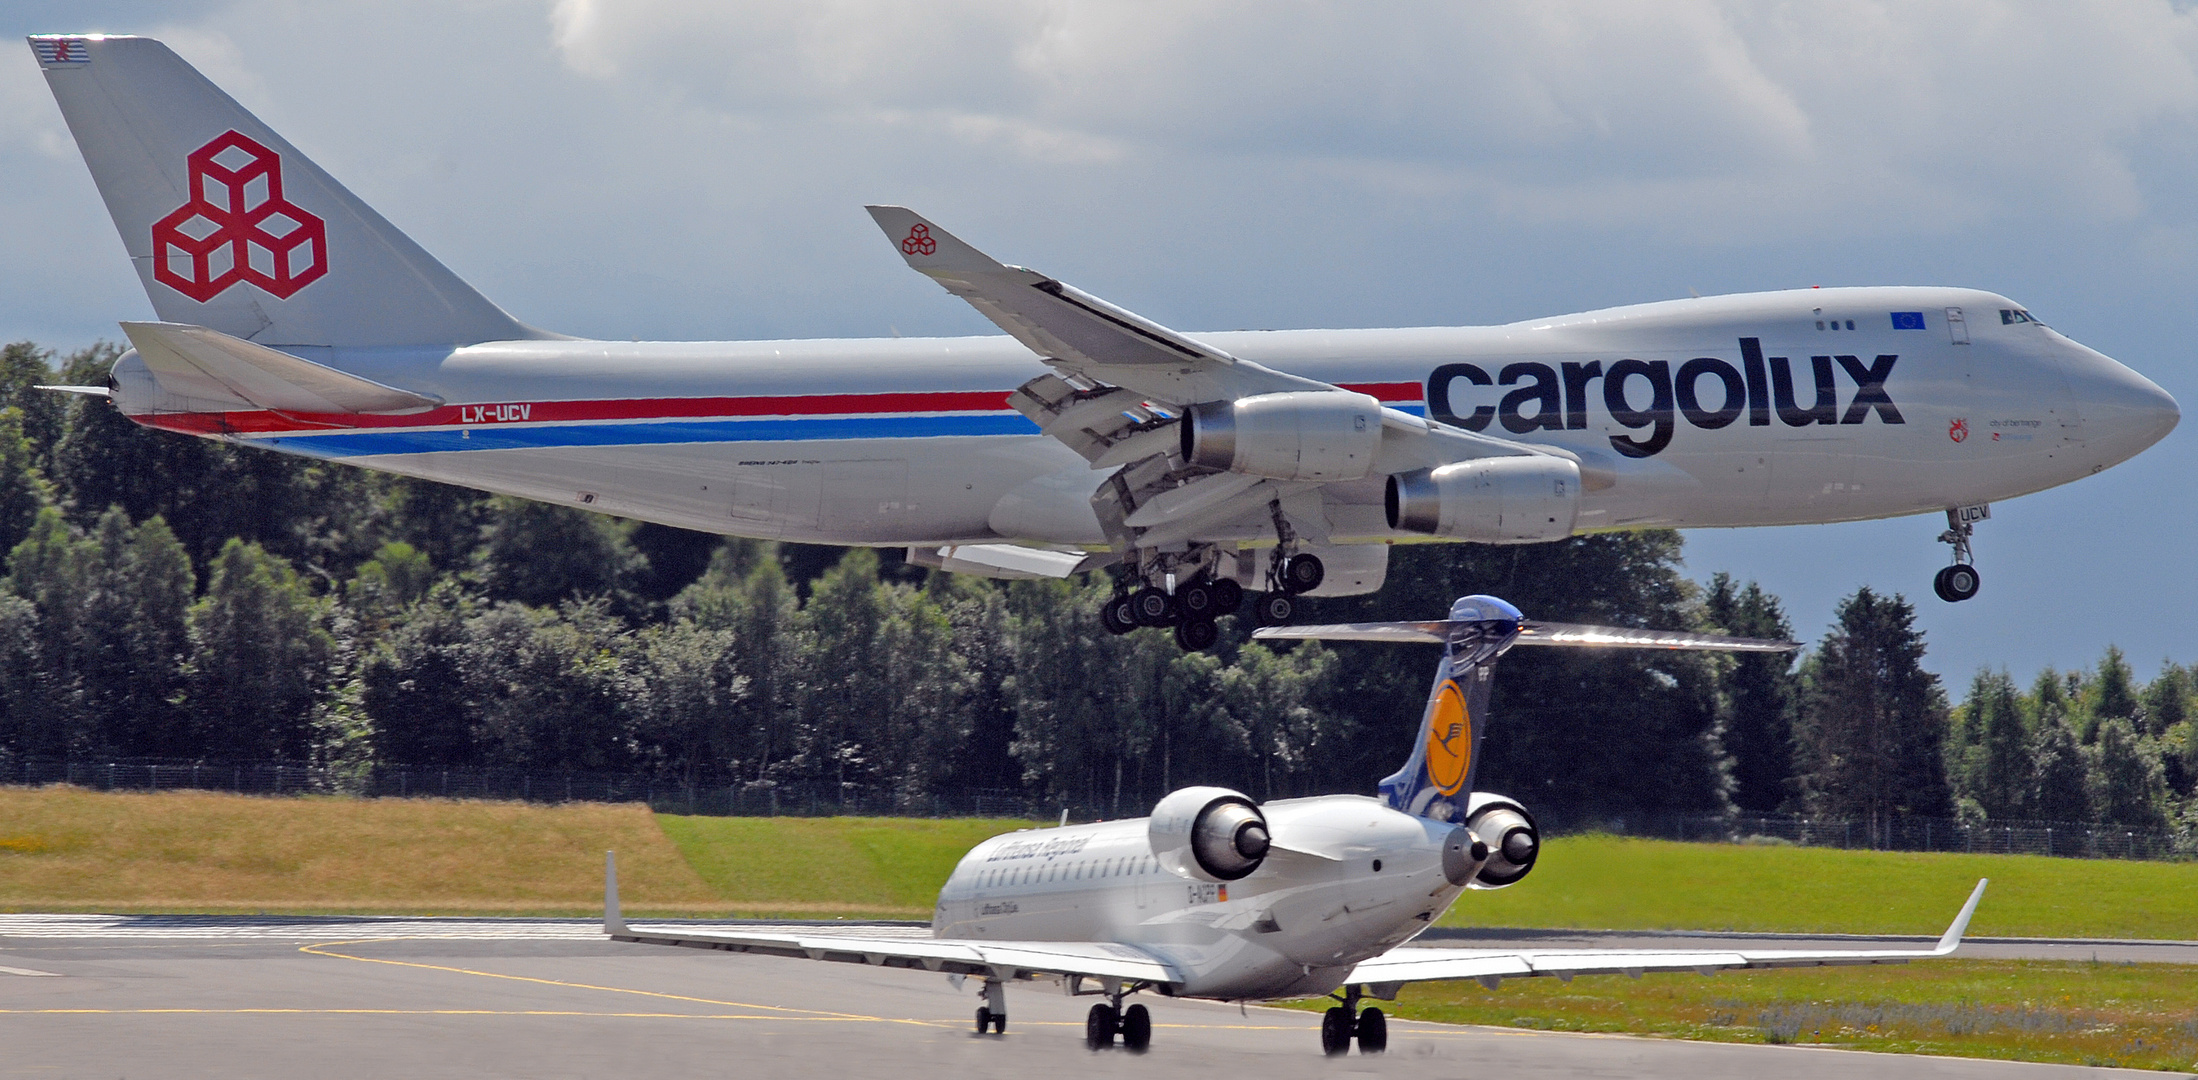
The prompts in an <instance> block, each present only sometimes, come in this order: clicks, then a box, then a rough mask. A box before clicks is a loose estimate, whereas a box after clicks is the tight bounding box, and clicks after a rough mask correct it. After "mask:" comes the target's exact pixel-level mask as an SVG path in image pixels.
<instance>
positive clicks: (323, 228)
mask: <svg viewBox="0 0 2198 1080" xmlns="http://www.w3.org/2000/svg"><path fill="white" fill-rule="evenodd" d="M186 160H187V161H188V162H189V164H190V181H189V182H190V189H191V198H190V201H189V202H186V203H184V204H183V205H182V206H180V207H178V208H177V209H176V211H175V212H174V213H172V214H169V215H168V216H167V217H164V218H161V219H160V220H159V221H156V222H154V223H153V277H154V278H155V279H156V280H158V281H159V282H160V283H161V284H163V285H166V286H168V287H169V288H171V289H174V290H175V291H177V292H179V293H182V294H183V295H185V296H188V297H190V298H191V299H193V300H196V301H199V302H200V303H205V302H206V301H208V300H211V299H213V298H214V297H216V296H218V295H220V294H221V292H222V291H223V290H225V289H227V288H229V287H230V286H231V285H235V284H237V283H238V282H240V281H249V282H251V283H252V284H254V285H257V286H259V287H260V288H262V289H264V290H266V291H267V292H269V293H271V294H273V295H274V296H276V297H278V298H280V299H285V300H287V299H289V298H290V296H291V295H292V294H294V293H296V292H297V291H298V290H299V289H302V288H304V287H306V286H307V285H310V284H312V283H313V282H314V281H317V280H319V279H320V277H321V275H323V274H326V273H328V227H327V224H326V223H325V222H323V221H322V220H321V219H320V218H318V217H315V216H313V215H312V214H309V213H306V212H305V211H304V210H301V209H299V208H298V207H297V206H295V205H293V204H291V202H290V201H289V200H287V199H285V198H283V196H282V158H281V156H279V155H277V154H276V153H275V152H274V151H272V150H269V149H268V148H266V147H264V146H261V145H260V144H259V143H256V142H254V141H252V140H251V139H247V138H245V137H244V136H242V135H239V134H237V133H236V132H234V131H231V132H226V133H224V134H222V135H221V136H220V137H218V138H216V139H215V140H214V141H212V142H209V143H207V144H206V145H204V146H201V147H199V148H198V149H197V150H194V151H192V152H191V156H190V157H189V158H188V159H186Z"/></svg>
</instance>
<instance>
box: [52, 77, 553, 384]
mask: <svg viewBox="0 0 2198 1080" xmlns="http://www.w3.org/2000/svg"><path fill="white" fill-rule="evenodd" d="M30 43H31V51H32V53H33V54H34V55H36V57H37V59H38V65H39V67H40V68H42V69H44V71H45V75H46V83H47V85H48V86H49V87H51V88H52V90H53V96H54V100H55V102H57V103H58V104H59V105H60V106H61V115H62V116H63V118H65V119H66V120H67V121H68V125H69V131H70V132H71V133H72V134H74V135H75V137H76V144H77V147H78V149H80V150H81V151H82V152H83V154H84V163H85V164H86V165H88V166H89V167H90V168H91V172H92V179H93V181H94V182H95V183H97V184H98V186H99V194H100V197H101V198H102V199H104V200H106V203H107V212H108V213H109V214H110V215H112V216H113V218H114V223H115V228H116V229H117V230H119V231H120V232H121V234H122V243H123V246H124V247H125V248H127V249H128V251H129V253H130V261H131V263H132V264H133V265H134V266H136V268H137V272H138V276H139V277H140V278H141V279H142V280H143V282H144V284H145V291H146V293H147V294H148V295H149V296H150V297H151V298H152V301H153V310H154V311H156V312H158V313H159V315H160V318H161V320H162V321H164V322H171V323H185V324H190V325H195V326H203V327H207V328H209V329H212V330H215V331H218V332H220V333H223V334H227V335H230V336H231V337H237V338H243V339H245V340H247V341H251V342H255V343H257V344H260V345H270V346H276V347H289V346H313V345H331V346H352V347H361V346H379V345H461V344H471V343H474V342H481V341H500V340H509V339H514V338H542V337H551V336H554V335H548V334H544V333H543V332H541V331H539V330H534V329H532V328H530V327H528V326H526V325H524V324H522V323H520V322H518V321H517V320H515V319H513V318H512V317H511V316H510V315H507V314H505V313H504V311H503V310H502V309H501V308H498V307H497V306H496V305H495V304H493V303H490V302H489V300H488V299H487V298H486V297H484V296H482V295H481V294H480V293H478V292H476V291H474V289H473V287H472V286H470V285H468V284H466V283H465V282H464V281H463V280H461V279H460V278H459V277H458V276H457V275H456V274H453V273H451V272H450V270H449V269H448V268H446V267H445V266H443V264H442V263H440V262H437V261H436V260H435V257H434V256H432V255H429V254H428V253H427V252H426V251H424V250H422V249H421V248H420V246H419V245H418V244H415V243H413V242H412V240H411V238H410V237H407V236H406V235H405V234H404V233H402V232H399V231H398V230H397V228H396V227H395V226H393V225H391V224H390V223H389V222H388V221H387V220H385V219H384V218H383V217H382V216H381V215H380V214H377V213H375V212H374V211H373V210H372V209H371V208H369V207H368V206H367V205H366V204H365V203H363V202H360V201H359V199H358V198H357V197H356V196H354V195H352V194H351V192H349V191H347V190H345V189H344V187H343V185H341V184H339V183H337V182H336V181H335V180H334V179H333V178H331V177H330V176H329V175H328V174H327V173H325V172H323V171H321V169H320V167H319V166H317V165H315V164H313V162H312V161H311V160H310V159H308V158H307V157H306V156H305V155H304V154H301V153H299V152H298V150H297V148H296V147H294V146H291V145H290V143H289V142H288V141H287V140H285V139H284V138H283V137H282V136H280V135H277V134H276V133H275V132H274V131H273V130H272V129H270V128H268V127H267V125H265V124H263V123H261V122H260V120H259V118H258V117H255V116H253V115H252V114H251V113H250V112H248V111H246V109H245V108H244V107H243V106H242V105H239V104H237V102H236V100H235V99H233V98H231V97H230V96H229V95H227V94H225V93H223V92H222V91H221V90H220V88H218V87H216V86H215V85H214V84H213V83H212V82H209V81H208V80H207V79H206V77H205V76H203V75H201V74H199V73H198V71H197V70H196V69H194V68H192V67H191V65H189V64H188V63H185V62H184V60H183V58H182V57H179V56H177V55H176V54H175V53H174V52H173V51H171V50H170V49H169V48H168V47H167V46H166V45H163V44H161V43H160V42H158V41H155V40H153V39H151V38H135V37H105V36H101V35H65V36H64V35H46V36H38V37H33V38H31V39H30Z"/></svg>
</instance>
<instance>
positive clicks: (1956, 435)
mask: <svg viewBox="0 0 2198 1080" xmlns="http://www.w3.org/2000/svg"><path fill="white" fill-rule="evenodd" d="M1946 437H1947V438H1949V439H1952V440H1954V441H1955V442H1960V441H1962V440H1963V439H1966V438H1968V437H1969V421H1968V420H1967V419H1960V420H1956V421H1954V422H1953V423H1951V424H1948V425H1946Z"/></svg>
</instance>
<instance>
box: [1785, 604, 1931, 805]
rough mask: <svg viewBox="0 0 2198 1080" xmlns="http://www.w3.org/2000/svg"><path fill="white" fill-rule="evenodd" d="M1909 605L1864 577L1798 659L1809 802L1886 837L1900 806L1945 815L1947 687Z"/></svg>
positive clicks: (1798, 732) (1798, 750) (1801, 749)
mask: <svg viewBox="0 0 2198 1080" xmlns="http://www.w3.org/2000/svg"><path fill="white" fill-rule="evenodd" d="M1923 654H1924V644H1923V632H1922V631H1920V630H1918V629H1916V627H1915V608H1914V607H1913V606H1911V605H1910V604H1909V603H1908V601H1907V600H1906V599H1905V598H1903V597H1901V596H1899V595H1898V594H1895V595H1893V596H1891V597H1882V596H1879V595H1878V594H1877V593H1876V592H1874V591H1872V590H1871V589H1870V588H1869V587H1868V586H1864V587H1862V588H1861V589H1858V590H1856V591H1855V593H1854V595H1852V596H1849V597H1848V598H1847V599H1846V600H1844V601H1841V602H1840V605H1839V607H1838V609H1837V610H1836V613H1835V622H1834V624H1833V626H1832V629H1831V630H1830V632H1828V633H1826V634H1825V635H1824V639H1823V641H1822V642H1821V643H1820V644H1819V645H1818V647H1817V652H1816V655H1815V656H1812V657H1811V658H1810V659H1809V661H1808V663H1807V664H1805V665H1804V666H1803V669H1802V680H1803V692H1802V699H1801V709H1800V713H1799V716H1798V717H1797V719H1796V723H1795V725H1794V751H1795V753H1794V756H1795V759H1796V763H1797V765H1798V766H1799V768H1800V770H1801V780H1802V790H1803V791H1804V793H1805V798H1806V800H1807V804H1808V806H1809V808H1810V810H1811V811H1812V812H1814V813H1817V814H1821V815H1824V816H1827V817H1852V818H1860V819H1862V820H1864V821H1866V822H1867V823H1868V824H1869V828H1870V830H1871V836H1872V838H1873V842H1877V843H1882V842H1884V841H1885V840H1886V838H1887V836H1888V834H1887V832H1886V829H1887V826H1888V825H1889V823H1890V822H1891V820H1892V819H1893V818H1894V817H1896V816H1899V815H1904V814H1914V815H1922V816H1934V817H1935V816H1944V815H1945V814H1946V813H1948V812H1949V810H1950V809H1951V805H1950V802H1951V800H1950V799H1949V798H1948V793H1947V785H1946V772H1945V768H1946V766H1945V759H1944V753H1945V740H1946V732H1947V707H1946V695H1945V693H1944V692H1943V691H1942V690H1941V689H1940V688H1939V681H1938V676H1936V675H1933V674H1931V673H1930V672H1928V671H1925V670H1924V669H1923Z"/></svg>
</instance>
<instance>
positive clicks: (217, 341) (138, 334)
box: [122, 322, 443, 414]
mask: <svg viewBox="0 0 2198 1080" xmlns="http://www.w3.org/2000/svg"><path fill="white" fill-rule="evenodd" d="M122 332H123V333H125V334H128V335H129V336H130V344H132V345H135V346H137V355H138V357H139V358H140V359H142V360H144V361H145V366H146V367H147V368H149V369H151V371H152V373H153V378H154V379H156V380H158V381H159V383H160V385H161V387H162V388H163V389H165V390H167V391H168V392H170V393H172V394H175V395H177V396H178V397H183V398H190V399H194V400H198V401H206V402H214V403H224V402H234V403H236V405H237V406H238V407H241V408H252V409H271V410H274V411H276V412H292V413H383V414H386V413H412V412H420V411H423V410H426V409H432V408H434V407H436V406H438V405H441V404H442V403H443V399H441V398H439V397H435V396H433V395H430V394H416V393H413V392H412V391H410V390H399V389H397V388H396V387H394V386H384V385H382V384H381V383H378V382H375V381H374V380H372V379H365V378H361V377H359V376H357V375H353V374H351V373H349V372H345V371H338V370H336V369H335V368H332V367H328V366H327V365H325V364H316V363H314V362H312V361H311V360H306V359H303V358H300V357H296V356H292V355H290V354H289V353H286V352H280V351H277V350H275V349H270V348H268V347H267V346H265V345H257V344H254V343H252V342H249V341H246V340H244V339H243V338H236V337H230V336H229V335H227V334H224V333H220V332H219V331H215V330H209V329H207V328H205V327H203V326H188V325H184V324H182V323H129V322H126V323H123V324H122Z"/></svg>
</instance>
